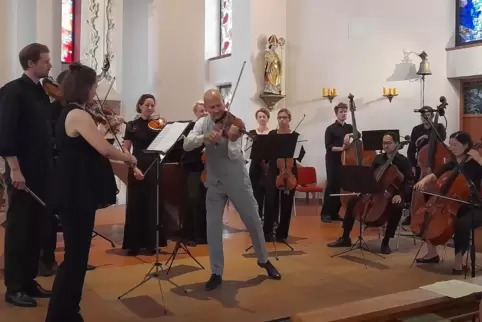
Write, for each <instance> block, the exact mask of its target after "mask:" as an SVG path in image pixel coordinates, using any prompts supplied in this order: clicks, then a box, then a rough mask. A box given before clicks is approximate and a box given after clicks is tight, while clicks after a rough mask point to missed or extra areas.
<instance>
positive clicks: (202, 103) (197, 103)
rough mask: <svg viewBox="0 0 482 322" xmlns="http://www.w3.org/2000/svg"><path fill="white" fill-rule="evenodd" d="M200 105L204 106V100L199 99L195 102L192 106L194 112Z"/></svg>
mask: <svg viewBox="0 0 482 322" xmlns="http://www.w3.org/2000/svg"><path fill="white" fill-rule="evenodd" d="M199 105H202V106H204V101H197V102H196V104H194V106H193V107H192V111H193V112H196V108H197V107H198V106H199Z"/></svg>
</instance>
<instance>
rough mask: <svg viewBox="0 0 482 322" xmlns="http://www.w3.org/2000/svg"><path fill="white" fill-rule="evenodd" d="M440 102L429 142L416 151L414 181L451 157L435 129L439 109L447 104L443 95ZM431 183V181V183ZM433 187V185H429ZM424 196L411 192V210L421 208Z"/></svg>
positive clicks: (436, 168)
mask: <svg viewBox="0 0 482 322" xmlns="http://www.w3.org/2000/svg"><path fill="white" fill-rule="evenodd" d="M440 102H441V104H440V105H439V106H437V111H436V112H435V119H434V121H433V122H432V123H433V127H432V130H431V131H430V136H429V142H428V144H427V145H425V146H424V147H422V148H421V149H420V151H419V152H418V156H417V162H418V166H419V167H420V170H421V171H420V178H415V181H418V180H420V179H421V178H423V177H425V176H426V175H428V174H430V173H433V172H437V171H440V169H442V167H443V165H444V164H445V163H446V162H447V161H449V160H450V159H451V153H450V151H449V150H448V148H447V146H446V145H445V144H444V143H443V142H441V141H440V139H439V138H438V135H437V132H436V130H435V129H437V128H438V126H437V125H438V124H439V123H438V119H439V115H440V111H441V110H442V109H443V108H444V107H445V106H446V105H447V100H446V98H445V97H444V96H442V97H440ZM432 185H433V183H432ZM431 188H432V189H435V186H432V187H431ZM425 201H426V199H425V196H424V195H423V194H415V193H414V194H413V195H412V202H411V208H412V209H411V212H412V213H414V212H415V211H416V210H417V209H419V208H421V207H423V206H424V204H425Z"/></svg>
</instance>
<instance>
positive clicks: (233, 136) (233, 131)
mask: <svg viewBox="0 0 482 322" xmlns="http://www.w3.org/2000/svg"><path fill="white" fill-rule="evenodd" d="M239 136H240V131H239V127H237V126H236V125H234V124H231V126H230V127H229V131H228V139H229V140H231V141H236V140H237V139H239Z"/></svg>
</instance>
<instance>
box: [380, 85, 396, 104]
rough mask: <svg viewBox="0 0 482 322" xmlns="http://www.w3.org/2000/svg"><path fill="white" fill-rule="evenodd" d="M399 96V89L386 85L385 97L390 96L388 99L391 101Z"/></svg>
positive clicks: (384, 89)
mask: <svg viewBox="0 0 482 322" xmlns="http://www.w3.org/2000/svg"><path fill="white" fill-rule="evenodd" d="M395 96H398V93H397V89H396V88H389V89H387V88H386V87H384V88H383V97H386V98H388V101H389V102H390V103H391V102H392V99H393V98H394V97H395Z"/></svg>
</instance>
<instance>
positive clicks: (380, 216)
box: [353, 137, 409, 227]
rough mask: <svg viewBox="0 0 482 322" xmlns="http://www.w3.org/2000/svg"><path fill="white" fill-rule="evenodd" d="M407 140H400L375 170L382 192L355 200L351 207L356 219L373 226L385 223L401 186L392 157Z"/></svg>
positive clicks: (401, 180)
mask: <svg viewBox="0 0 482 322" xmlns="http://www.w3.org/2000/svg"><path fill="white" fill-rule="evenodd" d="M405 138H407V137H405ZM408 143H409V141H408V140H407V141H404V142H400V143H399V144H398V145H397V148H396V149H395V151H394V152H393V154H392V155H391V156H390V157H389V158H388V159H387V161H386V162H385V164H384V165H383V166H381V167H378V168H377V169H376V170H375V178H376V180H377V182H379V183H380V184H381V187H382V190H383V192H382V193H378V194H372V195H368V196H366V197H364V198H362V199H360V200H358V201H357V203H356V204H355V207H354V209H353V214H354V216H355V218H356V219H358V220H360V221H362V220H363V221H364V222H365V223H366V224H369V225H370V226H373V227H380V226H382V225H383V224H385V223H386V222H387V220H388V217H389V216H390V215H391V213H392V211H391V205H392V198H393V196H394V195H395V194H396V191H400V189H401V188H402V187H403V182H404V179H405V178H404V176H403V174H402V173H401V172H400V170H398V168H397V167H396V166H395V165H393V164H392V162H393V159H394V158H395V157H396V156H397V153H398V151H399V150H400V149H402V148H403V146H404V145H407V144H408Z"/></svg>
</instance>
